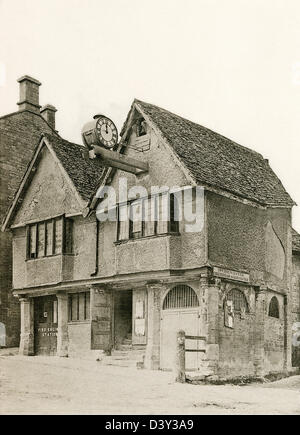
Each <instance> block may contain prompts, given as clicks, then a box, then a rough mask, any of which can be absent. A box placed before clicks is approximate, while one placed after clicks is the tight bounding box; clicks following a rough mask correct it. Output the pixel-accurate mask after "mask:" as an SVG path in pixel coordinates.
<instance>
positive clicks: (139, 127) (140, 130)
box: [136, 118, 147, 137]
mask: <svg viewBox="0 0 300 435" xmlns="http://www.w3.org/2000/svg"><path fill="white" fill-rule="evenodd" d="M146 134H147V125H146V121H145V120H144V119H143V118H141V119H139V120H138V121H137V123H136V135H137V137H141V136H145V135H146Z"/></svg>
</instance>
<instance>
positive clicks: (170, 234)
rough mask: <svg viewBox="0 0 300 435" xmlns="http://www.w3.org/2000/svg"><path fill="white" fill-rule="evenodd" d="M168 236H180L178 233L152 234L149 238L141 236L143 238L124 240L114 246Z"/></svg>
mask: <svg viewBox="0 0 300 435" xmlns="http://www.w3.org/2000/svg"><path fill="white" fill-rule="evenodd" d="M168 236H175V237H178V236H180V233H164V234H154V235H151V236H143V237H137V238H136V239H126V240H118V241H116V242H114V245H122V244H124V243H130V242H138V241H139V240H148V239H157V238H160V237H168Z"/></svg>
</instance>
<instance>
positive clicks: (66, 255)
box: [25, 254, 76, 262]
mask: <svg viewBox="0 0 300 435" xmlns="http://www.w3.org/2000/svg"><path fill="white" fill-rule="evenodd" d="M75 255H76V254H53V255H45V256H44V257H36V258H26V259H25V261H26V262H27V261H37V260H45V259H46V258H55V257H62V256H64V257H75Z"/></svg>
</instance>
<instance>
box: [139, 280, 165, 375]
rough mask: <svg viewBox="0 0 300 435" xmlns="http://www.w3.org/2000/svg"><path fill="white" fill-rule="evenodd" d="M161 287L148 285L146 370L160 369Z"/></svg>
mask: <svg viewBox="0 0 300 435" xmlns="http://www.w3.org/2000/svg"><path fill="white" fill-rule="evenodd" d="M163 289H164V288H163V286H162V285H159V284H158V285H157V284H155V285H148V286H147V291H148V329H147V331H148V337H147V347H146V355H145V363H144V366H145V368H146V369H151V370H158V369H159V368H160V321H161V292H162V291H163Z"/></svg>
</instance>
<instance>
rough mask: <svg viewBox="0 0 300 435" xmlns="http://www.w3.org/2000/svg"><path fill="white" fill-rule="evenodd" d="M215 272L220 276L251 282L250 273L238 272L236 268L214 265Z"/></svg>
mask: <svg viewBox="0 0 300 435" xmlns="http://www.w3.org/2000/svg"><path fill="white" fill-rule="evenodd" d="M213 274H214V275H215V276H218V277H219V278H227V279H232V280H234V281H242V282H249V281H250V277H249V273H245V272H238V271H236V270H230V269H224V268H223V267H214V268H213Z"/></svg>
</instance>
